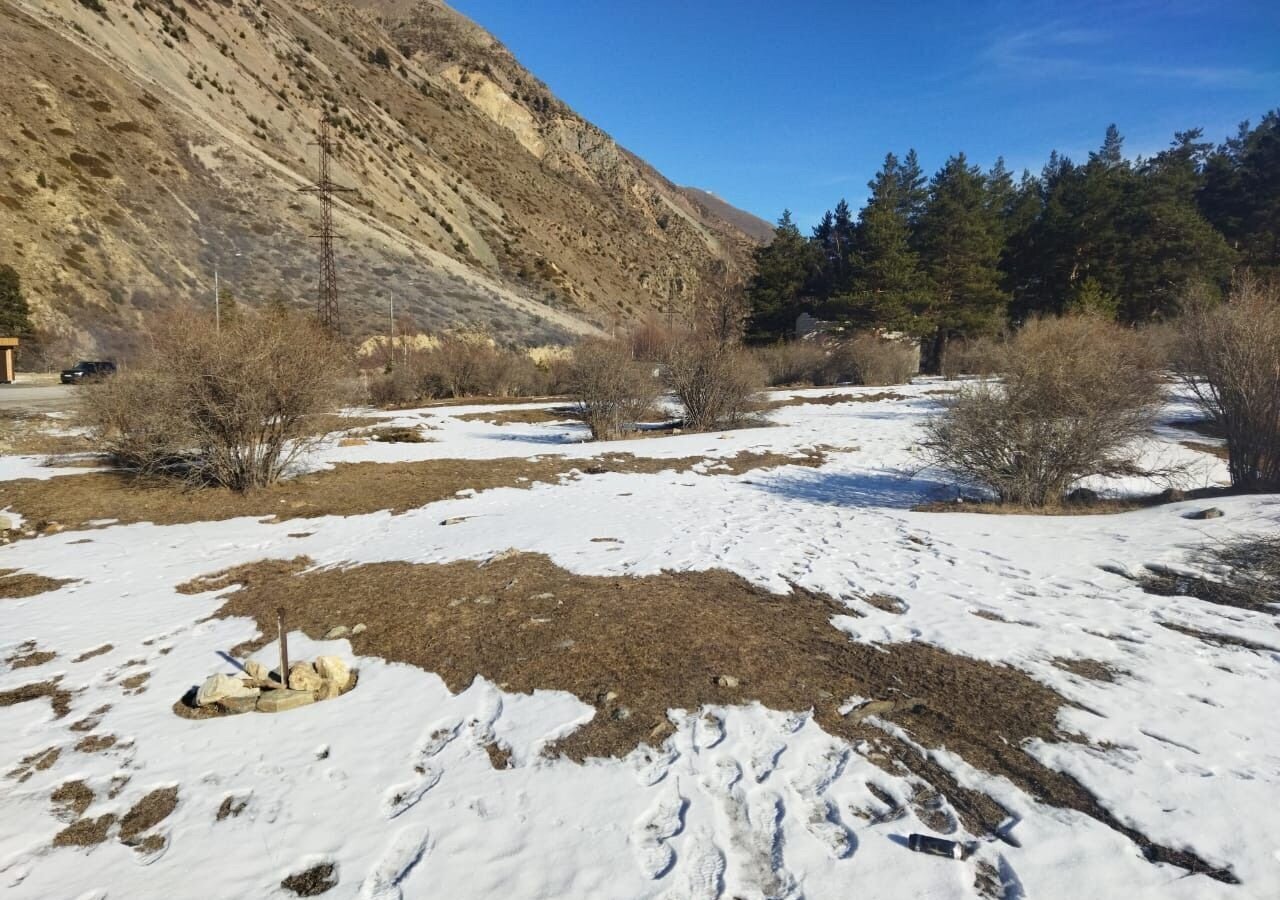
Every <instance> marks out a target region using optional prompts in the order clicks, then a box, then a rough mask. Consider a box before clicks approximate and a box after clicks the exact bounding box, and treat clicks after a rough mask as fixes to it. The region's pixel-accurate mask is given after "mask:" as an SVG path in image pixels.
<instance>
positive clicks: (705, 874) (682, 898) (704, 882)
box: [666, 829, 725, 900]
mask: <svg viewBox="0 0 1280 900" xmlns="http://www.w3.org/2000/svg"><path fill="white" fill-rule="evenodd" d="M681 856H682V857H683V859H684V861H683V862H682V863H681V864H680V866H679V867H678V868H677V869H676V873H675V875H676V880H677V882H678V885H677V886H676V887H674V888H672V890H671V891H670V892H668V893H667V895H666V900H718V898H719V897H720V896H721V894H723V893H724V869H725V864H724V851H722V850H721V849H720V848H719V847H717V846H716V844H715V841H714V840H713V837H712V834H711V832H709V831H707V830H706V829H699V830H698V831H695V832H693V833H692V834H690V835H689V836H688V837H687V838H686V839H685V842H684V847H683V848H682V850H681Z"/></svg>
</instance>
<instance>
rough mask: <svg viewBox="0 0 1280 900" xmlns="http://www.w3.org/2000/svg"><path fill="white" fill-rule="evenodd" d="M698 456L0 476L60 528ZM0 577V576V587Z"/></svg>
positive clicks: (16, 503)
mask: <svg viewBox="0 0 1280 900" xmlns="http://www.w3.org/2000/svg"><path fill="white" fill-rule="evenodd" d="M702 462H708V460H707V459H706V458H705V457H702V456H688V457H681V458H678V459H657V458H649V457H637V456H634V455H632V454H630V453H609V454H602V455H601V456H597V457H590V458H580V459H570V458H566V457H561V456H544V457H535V458H532V459H529V458H524V457H508V458H502V459H431V460H423V461H420V462H413V463H373V462H369V463H341V464H339V465H337V466H335V467H334V468H333V469H329V470H326V471H322V472H314V473H310V474H307V475H302V476H299V477H298V478H294V479H290V480H288V481H282V482H278V483H276V484H274V485H271V486H270V487H266V488H263V489H261V490H257V491H253V492H250V493H238V492H235V491H230V490H225V489H220V488H204V489H194V488H193V489H183V488H180V487H177V486H175V485H174V484H172V483H168V482H164V481H160V480H157V479H148V478H144V477H140V476H134V475H129V474H126V473H121V472H101V473H90V474H86V475H75V476H67V477H64V478H49V479H46V480H43V481H37V480H34V479H23V480H19V481H11V482H7V483H6V485H5V488H6V492H7V494H6V497H5V500H6V502H7V503H11V504H12V506H13V508H14V509H16V510H18V511H19V512H21V513H22V514H23V515H24V516H26V517H28V518H30V519H32V520H33V521H40V520H43V521H49V522H58V523H60V524H61V525H63V526H65V527H67V528H84V527H86V526H87V525H88V523H89V522H92V521H95V520H98V519H114V520H117V521H118V522H119V523H120V524H130V523H134V522H154V523H156V524H157V525H177V524H185V523H188V522H210V521H218V520H222V519H231V518H236V517H238V516H274V517H275V518H276V519H277V520H287V519H295V518H308V517H313V516H328V515H336V516H354V515H363V514H366V513H372V512H378V511H379V510H390V511H392V512H394V513H400V512H404V511H406V510H410V509H417V508H419V507H422V506H426V505H427V504H428V503H434V502H436V501H438V500H445V499H449V498H451V497H454V496H455V495H456V494H457V492H458V491H460V490H463V489H464V488H472V489H474V490H477V491H482V490H489V489H491V488H497V487H524V488H527V487H531V486H532V485H533V484H535V483H537V482H544V483H546V482H555V481H557V480H558V479H559V478H560V476H561V475H564V474H565V473H567V472H569V471H570V470H571V469H578V470H579V471H581V472H586V473H588V474H593V473H597V472H630V473H654V472H662V471H666V470H668V469H675V470H677V471H684V470H687V469H689V468H691V467H692V466H694V465H696V464H698V463H702ZM710 462H711V464H712V465H716V464H719V463H723V464H724V466H723V467H719V468H716V469H715V470H714V472H715V473H716V474H741V473H742V472H745V471H747V470H748V469H758V468H765V467H769V466H775V465H820V464H821V457H820V451H819V450H810V451H803V452H798V453H797V455H796V456H795V457H791V456H786V455H784V454H780V453H751V452H744V453H740V454H738V455H737V456H735V457H726V458H725V459H723V460H711V461H710ZM17 577H19V578H26V577H29V576H17ZM31 577H34V576H31ZM4 581H5V579H2V578H0V592H2V591H3V585H4ZM50 581H51V580H50ZM55 586H56V585H55ZM43 589H45V590H47V589H49V588H48V587H45V588H43ZM0 596H3V593H0Z"/></svg>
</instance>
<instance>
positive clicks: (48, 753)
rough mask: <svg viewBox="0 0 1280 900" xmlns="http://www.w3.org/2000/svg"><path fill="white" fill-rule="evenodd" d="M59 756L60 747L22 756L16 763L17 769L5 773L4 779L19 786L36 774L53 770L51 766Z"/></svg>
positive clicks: (60, 753)
mask: <svg viewBox="0 0 1280 900" xmlns="http://www.w3.org/2000/svg"><path fill="white" fill-rule="evenodd" d="M60 756H62V748H61V747H46V748H45V749H44V750H40V751H38V752H36V753H32V754H31V755H30V756H24V757H23V758H22V759H20V760H19V761H18V765H17V768H14V769H11V770H10V771H9V772H7V773H5V774H6V777H8V778H12V779H14V780H15V781H17V782H18V783H19V784H21V783H22V782H24V781H27V780H28V779H30V778H31V776H32V775H34V774H36V773H37V772H44V771H46V770H48V769H51V768H53V764H54V763H56V762H57V761H58V757H60Z"/></svg>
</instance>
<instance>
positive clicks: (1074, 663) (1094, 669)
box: [1053, 656, 1129, 682]
mask: <svg viewBox="0 0 1280 900" xmlns="http://www.w3.org/2000/svg"><path fill="white" fill-rule="evenodd" d="M1053 664H1054V665H1055V666H1057V667H1058V668H1059V669H1061V670H1062V671H1064V672H1070V673H1071V674H1072V675H1079V676H1080V677H1081V678H1088V679H1089V680H1090V681H1107V682H1111V681H1115V680H1116V676H1118V675H1128V674H1129V673H1128V672H1125V671H1124V670H1122V669H1115V668H1112V667H1111V666H1109V665H1107V664H1106V663H1104V662H1100V661H1098V660H1096V659H1075V658H1072V657H1066V656H1057V657H1054V659H1053Z"/></svg>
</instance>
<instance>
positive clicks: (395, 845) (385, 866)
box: [360, 828, 429, 900]
mask: <svg viewBox="0 0 1280 900" xmlns="http://www.w3.org/2000/svg"><path fill="white" fill-rule="evenodd" d="M428 840H429V835H428V834H427V833H426V832H421V831H416V830H414V829H409V828H406V829H405V830H403V831H401V832H400V833H399V834H397V835H396V836H395V838H394V839H393V840H392V841H391V843H390V844H389V845H388V846H387V849H386V850H384V851H383V852H382V856H381V858H379V860H378V862H377V864H376V865H375V866H374V868H373V871H372V872H370V873H369V876H368V877H367V878H365V880H364V883H363V884H362V885H361V886H360V900H404V891H403V889H402V888H401V885H403V884H404V881H405V879H406V878H408V877H409V873H410V872H412V871H413V868H414V866H416V865H417V864H418V863H419V862H421V861H422V857H423V856H425V855H426V853H427V848H428Z"/></svg>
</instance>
